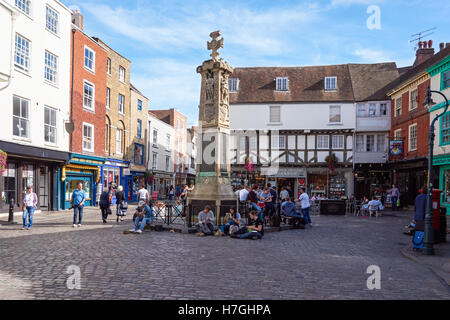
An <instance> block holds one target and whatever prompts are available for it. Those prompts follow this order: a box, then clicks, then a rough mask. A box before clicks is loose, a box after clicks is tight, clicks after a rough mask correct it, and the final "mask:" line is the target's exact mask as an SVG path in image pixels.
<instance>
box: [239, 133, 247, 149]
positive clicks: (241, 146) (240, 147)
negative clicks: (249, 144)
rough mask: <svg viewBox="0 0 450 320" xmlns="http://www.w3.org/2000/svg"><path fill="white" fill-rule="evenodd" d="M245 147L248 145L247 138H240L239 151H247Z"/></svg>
mask: <svg viewBox="0 0 450 320" xmlns="http://www.w3.org/2000/svg"><path fill="white" fill-rule="evenodd" d="M245 145H246V142H245V137H243V136H241V137H239V149H240V150H241V151H245Z"/></svg>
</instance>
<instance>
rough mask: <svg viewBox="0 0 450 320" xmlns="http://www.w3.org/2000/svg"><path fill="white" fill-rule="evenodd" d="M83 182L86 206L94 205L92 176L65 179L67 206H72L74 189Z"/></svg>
mask: <svg viewBox="0 0 450 320" xmlns="http://www.w3.org/2000/svg"><path fill="white" fill-rule="evenodd" d="M79 182H81V183H83V189H84V191H85V192H86V197H87V199H86V201H85V206H91V205H92V177H68V178H66V181H65V190H66V194H65V208H66V209H67V208H70V200H71V198H72V193H73V191H74V190H75V189H76V188H77V186H78V183H79Z"/></svg>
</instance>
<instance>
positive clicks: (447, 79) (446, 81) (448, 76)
mask: <svg viewBox="0 0 450 320" xmlns="http://www.w3.org/2000/svg"><path fill="white" fill-rule="evenodd" d="M441 78H442V84H441V90H444V89H446V88H448V87H450V70H449V71H446V72H443V73H442V75H441Z"/></svg>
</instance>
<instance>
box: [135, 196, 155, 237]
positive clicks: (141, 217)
mask: <svg viewBox="0 0 450 320" xmlns="http://www.w3.org/2000/svg"><path fill="white" fill-rule="evenodd" d="M136 213H137V216H136V221H135V224H134V228H133V229H131V230H130V232H133V233H134V232H136V233H138V234H141V233H142V231H143V230H144V228H145V225H146V224H147V221H149V222H150V223H152V222H153V220H154V219H155V216H154V215H153V210H152V208H151V207H150V206H149V205H148V204H147V202H146V201H144V200H140V201H139V204H138V207H137V209H136ZM139 223H141V226H140V227H139ZM138 227H139V229H138Z"/></svg>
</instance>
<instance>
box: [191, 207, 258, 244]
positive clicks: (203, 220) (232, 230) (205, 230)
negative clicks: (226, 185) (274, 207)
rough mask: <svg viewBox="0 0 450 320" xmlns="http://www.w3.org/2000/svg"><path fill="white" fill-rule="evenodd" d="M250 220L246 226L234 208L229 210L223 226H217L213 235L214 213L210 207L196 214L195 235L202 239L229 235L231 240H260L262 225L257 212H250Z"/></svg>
mask: <svg viewBox="0 0 450 320" xmlns="http://www.w3.org/2000/svg"><path fill="white" fill-rule="evenodd" d="M249 216H250V219H249V221H248V224H247V225H246V224H245V223H244V221H243V220H242V217H241V215H240V213H239V212H237V211H236V209H234V208H230V210H229V212H228V213H227V214H226V215H225V219H224V221H225V224H223V225H221V226H219V229H218V230H217V232H215V233H214V231H215V227H214V221H215V217H214V213H213V212H212V211H211V207H210V206H205V208H204V209H203V210H202V211H200V212H199V213H198V224H197V233H196V235H197V236H198V237H204V236H208V235H215V236H216V237H220V236H225V235H229V236H231V237H232V238H239V239H253V240H256V239H261V238H262V237H263V235H264V225H263V221H262V219H261V218H260V216H259V214H258V212H256V211H255V210H252V211H250V213H249Z"/></svg>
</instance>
